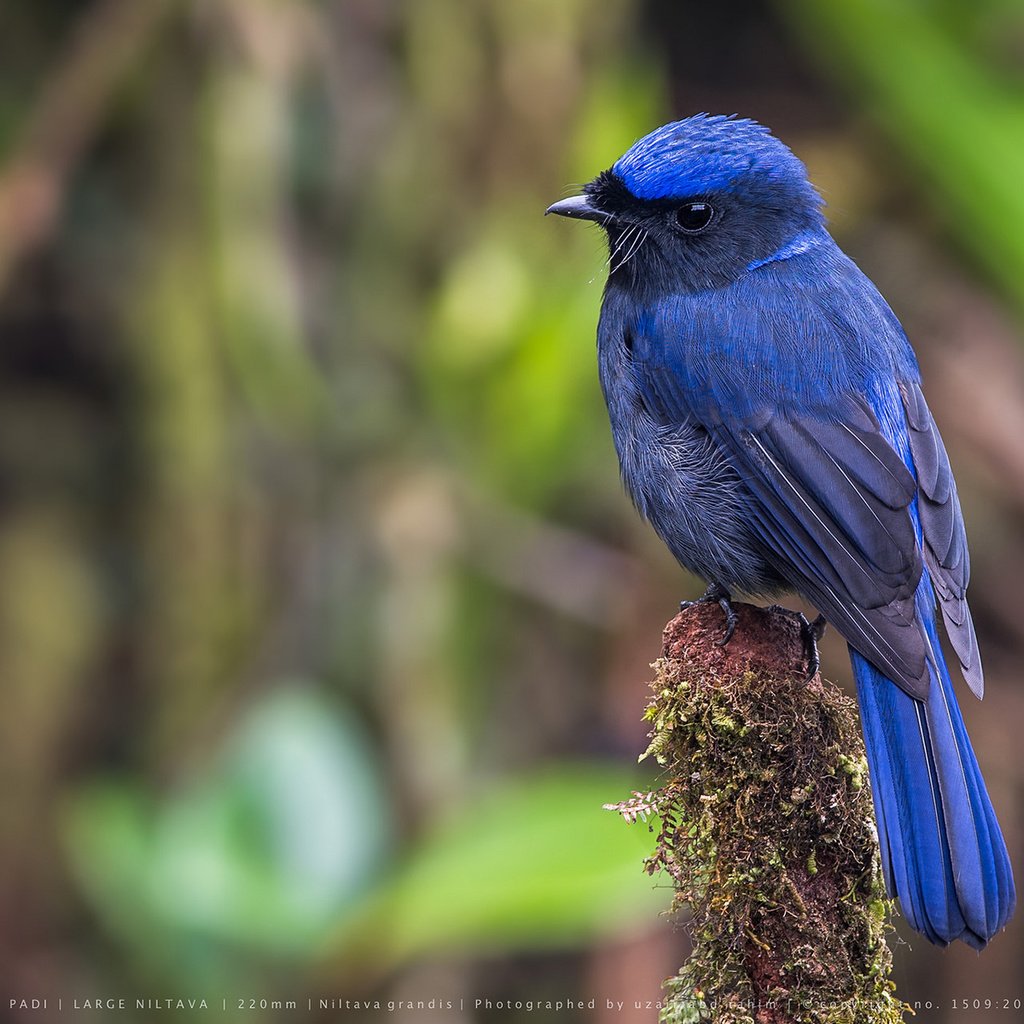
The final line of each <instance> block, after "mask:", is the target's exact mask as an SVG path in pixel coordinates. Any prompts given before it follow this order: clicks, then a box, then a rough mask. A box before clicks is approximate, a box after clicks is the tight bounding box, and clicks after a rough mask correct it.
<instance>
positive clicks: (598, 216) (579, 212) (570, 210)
mask: <svg viewBox="0 0 1024 1024" xmlns="http://www.w3.org/2000/svg"><path fill="white" fill-rule="evenodd" d="M549 213H557V214H558V216H559V217H573V218H575V219H576V220H608V214H606V213H604V212H603V211H601V210H598V209H597V208H596V207H594V206H591V205H590V200H589V199H588V198H587V197H586V196H570V197H569V198H568V199H560V200H559V201H558V202H557V203H552V204H551V205H550V206H549V207H548V208H547V209H546V210H545V211H544V215H545V216H547V215H548V214H549Z"/></svg>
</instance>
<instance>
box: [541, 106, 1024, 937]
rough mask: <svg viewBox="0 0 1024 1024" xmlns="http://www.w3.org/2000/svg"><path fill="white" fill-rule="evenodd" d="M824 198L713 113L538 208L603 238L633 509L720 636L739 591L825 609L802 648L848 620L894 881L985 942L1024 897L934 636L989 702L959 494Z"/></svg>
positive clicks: (606, 376)
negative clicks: (689, 582)
mask: <svg viewBox="0 0 1024 1024" xmlns="http://www.w3.org/2000/svg"><path fill="white" fill-rule="evenodd" d="M822 205H823V204H822V200H821V198H820V196H819V195H818V193H817V192H816V191H815V189H814V187H813V185H812V184H811V183H810V181H809V180H808V178H807V173H806V170H805V168H804V166H803V164H802V163H801V162H800V161H799V160H798V159H797V158H796V157H795V156H794V155H793V153H792V152H791V151H790V150H789V149H788V148H787V147H786V146H785V145H784V144H783V143H782V142H780V141H779V140H778V139H776V138H775V137H774V136H772V135H771V134H770V132H769V131H768V129H767V128H765V127H763V126H762V125H760V124H757V123H756V122H754V121H750V120H746V119H742V118H736V117H724V116H709V115H706V114H700V115H697V116H695V117H690V118H687V119H686V120H683V121H677V122H674V123H672V124H668V125H665V126H664V127H662V128H659V129H658V130H657V131H655V132H652V133H651V134H650V135H648V136H646V137H645V138H643V139H641V140H640V141H639V142H637V143H636V144H635V145H634V146H633V147H632V148H631V149H630V150H629V151H628V152H627V153H626V154H625V155H624V156H622V157H621V158H620V159H619V160H618V161H617V162H616V163H615V164H614V165H613V166H612V167H611V169H610V170H607V171H604V172H603V173H601V174H600V175H598V176H597V178H595V179H594V180H593V181H592V182H591V183H590V184H588V185H586V186H585V187H584V189H583V194H582V195H579V196H574V197H572V198H570V199H564V200H562V201H561V202H558V203H555V204H554V205H553V206H551V207H550V208H549V210H548V213H555V214H560V215H562V216H565V217H574V218H578V219H582V220H591V221H596V222H598V223H599V224H601V225H602V226H603V228H604V230H605V231H606V232H607V235H608V245H609V252H610V257H609V273H608V281H607V284H606V286H605V291H604V299H603V303H602V307H601V317H600V323H599V326H598V332H597V343H598V362H599V370H600V378H601V385H602V388H603V391H604V396H605V400H606V402H607V405H608V412H609V416H610V419H611V426H612V433H613V436H614V440H615V447H616V451H617V453H618V457H619V462H620V465H621V469H622V476H623V480H624V482H625V485H626V488H627V490H628V491H629V493H630V495H631V496H632V498H633V501H634V503H635V504H636V507H637V509H638V510H639V512H640V513H641V514H642V515H643V516H644V517H645V518H647V519H648V520H649V521H650V523H651V524H652V526H653V527H654V529H655V530H656V531H657V533H658V534H659V536H660V537H661V538H662V540H664V542H665V543H666V544H667V545H668V547H669V549H670V550H671V551H672V553H673V554H674V555H675V557H676V558H677V559H678V561H679V562H680V563H681V564H682V565H683V566H685V567H686V568H687V569H689V570H690V571H692V572H694V573H696V574H697V575H699V576H701V577H702V578H703V579H704V580H706V581H707V582H708V583H709V584H710V586H709V588H708V591H707V593H706V594H705V599H707V600H717V601H719V603H721V604H722V607H723V609H724V610H725V611H726V614H727V624H728V631H727V634H726V636H727V637H728V635H729V634H730V633H731V628H732V625H733V623H734V618H733V617H732V614H731V607H730V605H729V597H730V595H731V594H732V593H733V592H736V591H742V592H744V593H747V594H751V595H772V594H776V593H779V592H781V591H786V590H791V591H796V592H797V593H799V594H801V595H802V596H803V597H804V598H806V599H807V600H808V601H809V602H811V603H812V604H813V605H814V606H815V607H817V608H818V609H820V611H821V612H822V613H823V616H824V619H822V620H820V622H819V621H816V622H815V623H814V624H806V625H805V628H804V635H805V640H806V641H807V642H808V643H809V644H810V645H811V647H812V648H814V641H815V640H816V639H817V637H818V636H819V635H820V630H821V629H823V628H824V625H823V624H824V621H825V620H827V621H828V622H830V623H832V624H833V625H834V626H835V628H836V629H838V630H839V632H840V633H841V634H842V635H843V637H844V638H845V640H846V641H847V643H848V645H849V650H850V658H851V660H852V663H853V673H854V677H855V679H856V684H857V694H858V698H859V701H860V709H861V721H862V726H863V730H864V740H865V745H866V748H867V755H868V764H869V768H870V774H871V782H872V793H873V797H874V805H875V813H876V817H877V820H878V836H879V844H880V849H881V858H882V866H883V870H884V874H885V879H886V884H887V886H888V888H889V892H890V894H892V895H893V896H895V897H897V898H898V899H899V902H900V905H901V907H902V909H903V913H904V915H905V917H906V919H907V921H908V922H909V923H910V925H911V926H912V927H913V928H915V929H916V930H917V931H919V932H920V933H921V934H922V935H924V936H925V937H926V938H928V939H929V940H930V941H931V942H934V943H936V944H938V945H946V944H948V943H950V942H952V941H953V940H954V939H961V940H962V941H964V942H966V943H967V944H968V945H970V946H973V947H974V948H976V949H981V948H982V947H983V946H984V945H985V944H986V943H987V942H988V940H989V939H991V938H992V936H993V935H995V933H996V932H998V931H999V930H1000V929H1002V928H1003V927H1004V926H1005V925H1006V922H1007V921H1008V920H1009V918H1010V916H1011V914H1012V913H1013V909H1014V904H1015V899H1016V897H1015V892H1014V884H1013V876H1012V872H1011V868H1010V861H1009V858H1008V856H1007V852H1006V845H1005V843H1004V841H1003V837H1002V834H1001V832H1000V830H999V825H998V823H997V821H996V816H995V812H994V811H993V809H992V804H991V802H990V800H989V797H988V793H987V792H986V789H985V783H984V780H983V779H982V776H981V771H980V769H979V768H978V762H977V759H976V758H975V755H974V751H973V750H972V749H971V744H970V741H969V739H968V737H967V731H966V729H965V727H964V722H963V718H962V716H961V713H960V709H959V706H958V705H957V701H956V696H955V695H954V692H953V684H952V682H951V680H950V675H949V671H948V669H947V667H946V662H945V660H944V658H943V653H942V649H941V647H940V642H939V629H938V621H939V618H940V617H941V620H942V622H943V624H944V627H945V632H946V635H947V637H948V638H949V642H950V645H951V647H952V649H953V651H954V652H955V653H956V656H957V658H958V660H959V662H960V669H961V672H962V675H963V677H964V679H965V681H966V682H967V685H968V686H969V687H970V689H971V690H972V691H973V692H974V693H975V694H976V695H977V696H978V697H981V696H982V690H983V683H982V670H981V659H980V656H979V653H978V644H977V640H976V637H975V632H974V626H973V624H972V622H971V615H970V611H969V610H968V607H967V599H966V591H967V581H968V576H969V571H970V564H969V559H968V554H967V541H966V536H965V532H964V524H963V518H962V516H961V512H960V503H959V499H958V497H957V491H956V485H955V483H954V481H953V474H952V471H951V470H950V465H949V459H948V458H947V456H946V450H945V448H944V446H943V443H942V439H941V438H940V436H939V432H938V429H937V428H936V426H935V422H934V420H933V419H932V415H931V412H930V411H929V409H928V405H927V403H926V402H925V399H924V395H923V394H922V392H921V377H920V372H919V370H918V365H917V360H916V358H915V356H914V352H913V350H912V349H911V346H910V343H909V342H908V340H907V338H906V335H905V334H904V332H903V329H902V328H901V326H900V324H899V321H898V320H897V319H896V316H895V315H894V314H893V312H892V311H891V310H890V309H889V307H888V305H887V304H886V302H885V300H884V299H883V298H882V296H881V295H880V294H879V293H878V291H877V289H876V288H875V287H874V285H872V283H871V282H870V281H869V280H868V279H867V278H866V277H865V276H864V274H863V273H861V271H860V270H859V269H858V268H857V266H856V265H855V264H854V263H853V261H852V260H850V259H849V257H847V256H846V255H845V254H844V253H843V252H842V251H841V250H840V249H839V247H838V246H837V245H836V243H835V241H834V240H833V239H832V237H831V235H830V234H829V233H828V230H827V229H826V226H825V220H824V217H823V215H822ZM805 622H806V620H805ZM815 662H816V648H814V654H813V658H812V668H813V667H816V666H815Z"/></svg>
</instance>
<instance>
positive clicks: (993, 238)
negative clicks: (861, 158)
mask: <svg viewBox="0 0 1024 1024" xmlns="http://www.w3.org/2000/svg"><path fill="white" fill-rule="evenodd" d="M780 7H781V8H782V10H784V11H785V12H786V14H787V16H788V17H789V18H790V20H791V22H792V24H793V27H794V29H795V30H796V31H797V32H799V33H800V34H802V35H803V36H804V37H805V38H806V39H807V41H808V50H809V52H810V53H812V54H813V55H814V56H815V57H816V58H818V59H819V60H820V61H821V64H822V67H823V69H827V70H828V71H829V72H830V73H832V74H834V75H835V76H836V77H837V78H839V79H840V80H841V81H842V82H843V83H844V84H845V85H847V86H848V87H849V88H850V89H851V92H852V94H853V95H854V97H855V102H856V103H857V104H858V105H861V106H863V107H864V108H865V109H867V110H868V111H870V113H871V116H872V117H874V118H876V119H877V120H878V121H879V123H880V124H881V125H882V126H883V127H884V128H885V129H886V131H887V132H888V133H889V135H890V137H891V138H892V140H893V142H894V143H895V144H896V145H897V146H899V147H900V148H901V149H902V150H903V151H904V152H905V153H906V155H907V157H908V158H909V160H910V161H911V162H912V165H913V168H914V173H915V175H916V176H917V177H918V179H919V180H920V181H921V182H922V184H923V185H924V186H925V187H926V188H927V189H929V190H930V192H931V194H932V196H933V197H934V198H935V199H936V201H937V202H936V208H937V210H938V214H939V216H940V217H941V218H942V221H943V225H944V227H946V228H947V229H948V230H949V231H950V232H951V233H953V234H955V235H956V236H957V239H958V241H959V242H960V244H961V245H962V246H963V247H964V249H966V250H967V251H969V252H970V253H971V255H972V256H973V258H974V259H975V260H977V261H978V263H979V264H980V265H982V266H983V267H984V269H985V271H986V272H987V273H988V274H989V275H990V276H991V277H992V279H993V280H994V281H996V282H997V283H998V284H999V285H1000V286H1001V287H1002V288H1004V289H1005V290H1006V291H1007V293H1008V294H1009V295H1010V296H1011V297H1012V298H1013V299H1014V300H1015V301H1016V303H1017V304H1018V306H1019V307H1020V308H1021V309H1022V310H1024V232H1021V230H1020V225H1021V224H1024V191H1022V190H1021V188H1020V182H1021V181H1024V145H1021V135H1022V132H1024V64H1022V59H1021V58H1022V55H1024V49H1022V48H1024V20H1022V11H1021V6H1020V4H1019V3H1017V2H1016V0H983V2H981V3H978V4H971V5H966V4H957V3H928V4H922V3H918V2H916V0H848V2H845V3H841V4H820V3H815V2H814V0H783V2H781V3H780Z"/></svg>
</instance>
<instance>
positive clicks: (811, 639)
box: [769, 604, 828, 683]
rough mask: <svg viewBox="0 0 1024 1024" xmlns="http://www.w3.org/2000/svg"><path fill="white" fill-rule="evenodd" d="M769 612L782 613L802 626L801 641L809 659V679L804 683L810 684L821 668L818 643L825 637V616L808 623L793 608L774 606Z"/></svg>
mask: <svg viewBox="0 0 1024 1024" xmlns="http://www.w3.org/2000/svg"><path fill="white" fill-rule="evenodd" d="M769 611H773V612H781V613H782V614H783V615H788V616H789V617H790V618H793V619H796V621H797V622H798V623H799V624H800V639H801V640H802V641H803V645H804V654H805V655H806V657H807V678H806V679H805V680H804V682H807V683H809V682H810V681H811V680H812V679H813V678H814V677H815V676H816V675H817V674H818V669H819V668H820V667H821V658H820V656H819V655H818V641H819V640H820V639H821V638H822V637H823V636H824V635H825V627H826V626H827V625H828V623H827V622H826V621H825V616H824V615H818V617H817V618H816V619H813V620H812V621H810V622H808V620H807V616H806V615H804V613H803V612H797V611H794V610H793V609H792V608H783V607H782V605H781V604H773V605H772V606H771V607H770V608H769Z"/></svg>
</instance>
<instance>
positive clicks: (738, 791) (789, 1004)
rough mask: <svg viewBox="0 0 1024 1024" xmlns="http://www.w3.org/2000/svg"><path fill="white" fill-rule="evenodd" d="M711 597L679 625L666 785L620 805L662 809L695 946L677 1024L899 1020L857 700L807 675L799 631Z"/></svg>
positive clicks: (659, 692) (671, 632) (679, 982)
mask: <svg viewBox="0 0 1024 1024" xmlns="http://www.w3.org/2000/svg"><path fill="white" fill-rule="evenodd" d="M735 607H736V610H737V612H738V614H739V625H738V627H737V629H736V633H735V635H734V637H733V639H732V640H731V641H730V643H729V644H728V645H727V646H725V647H722V646H718V644H717V643H716V641H718V640H720V639H721V637H722V633H723V628H724V623H723V618H722V613H721V610H720V609H719V608H718V607H717V606H716V605H714V604H700V605H695V606H693V607H691V608H688V609H687V610H686V611H684V612H681V613H680V614H679V615H678V616H676V618H674V619H673V620H672V621H671V622H670V623H669V624H668V626H667V627H666V629H665V637H664V640H665V649H664V656H663V657H662V658H661V659H660V660H659V661H658V662H656V663H655V665H654V669H655V679H654V682H653V683H652V684H651V685H652V690H653V698H652V700H651V701H650V703H649V705H648V707H647V711H646V715H645V717H646V719H647V721H649V722H650V723H651V732H650V740H651V742H650V746H649V747H648V749H647V752H646V754H645V756H647V757H653V758H654V759H656V760H657V762H658V764H659V765H661V766H662V767H663V768H664V772H665V779H666V781H665V784H664V786H663V787H662V788H661V789H660V790H657V791H654V792H651V793H645V794H635V795H634V797H633V799H631V800H627V801H625V802H623V803H621V804H617V805H615V809H616V810H618V811H619V812H620V813H621V814H622V815H623V816H624V817H625V818H626V819H627V820H629V821H635V820H636V819H637V818H643V819H645V820H646V819H647V818H652V819H653V824H652V826H651V827H652V828H656V829H657V847H656V849H655V852H654V854H653V855H652V856H651V857H649V858H648V860H647V863H646V866H647V870H648V872H650V873H652V874H653V873H655V872H657V871H664V872H666V873H667V874H668V875H669V876H670V877H671V879H672V882H673V886H674V889H675V897H674V900H673V904H672V907H673V909H676V910H681V909H683V908H686V909H687V910H688V913H689V920H688V927H689V930H690V933H691V936H692V940H693V952H692V955H691V956H690V958H689V960H687V962H686V963H685V964H684V965H683V966H682V968H681V969H680V971H679V973H678V974H677V975H676V976H675V977H674V978H672V979H670V980H669V981H668V982H666V986H667V988H668V991H669V995H668V997H667V999H666V1001H665V1006H664V1009H663V1010H662V1013H661V1020H662V1021H663V1022H666V1024H669V1022H671V1024H676V1022H684V1021H687V1022H689V1021H699V1020H708V1021H714V1022H715V1024H783V1022H785V1024H790V1022H795V1024H896V1022H898V1021H901V1020H903V1019H904V1018H903V1013H904V1011H905V1009H906V1007H905V1005H904V1004H903V1003H901V1002H900V1001H899V1000H898V999H897V998H896V996H895V992H894V986H893V983H892V982H891V981H890V978H889V974H890V969H891V964H892V961H891V956H890V953H889V949H888V947H887V945H886V943H885V933H886V931H887V930H888V929H889V927H890V926H889V925H888V923H887V922H888V916H889V913H890V911H891V904H890V902H889V901H888V900H887V898H886V895H885V887H884V883H883V880H882V876H881V872H880V866H879V861H878V843H877V836H876V833H875V827H874V815H873V809H872V805H871V796H870V791H869V787H868V776H867V762H866V760H865V757H864V747H863V742H862V739H861V735H860V727H859V724H858V719H857V711H856V705H855V704H854V702H853V701H851V700H850V699H849V698H848V697H847V696H845V695H844V694H843V693H842V691H841V690H839V689H838V688H837V687H835V686H833V685H831V684H828V683H823V682H822V680H821V678H820V677H818V676H816V677H815V678H814V679H813V680H811V681H810V682H807V681H806V680H805V667H804V666H805V662H804V659H803V648H802V643H801V640H800V634H799V627H798V626H797V624H796V622H795V621H794V620H793V619H792V618H791V617H789V616H787V615H785V614H784V613H782V612H780V611H776V610H772V609H763V608H756V607H753V606H751V605H736V606H735Z"/></svg>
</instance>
